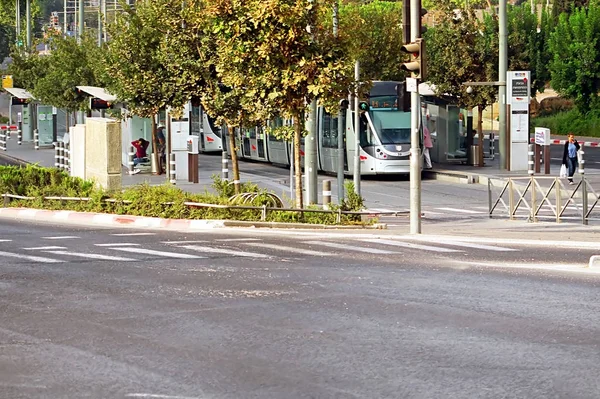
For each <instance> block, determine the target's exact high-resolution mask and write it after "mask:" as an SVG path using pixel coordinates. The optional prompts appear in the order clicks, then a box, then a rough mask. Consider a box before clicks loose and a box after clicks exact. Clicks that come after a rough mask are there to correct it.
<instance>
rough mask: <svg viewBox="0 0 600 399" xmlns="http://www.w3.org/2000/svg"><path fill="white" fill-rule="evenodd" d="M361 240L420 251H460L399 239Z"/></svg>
mask: <svg viewBox="0 0 600 399" xmlns="http://www.w3.org/2000/svg"><path fill="white" fill-rule="evenodd" d="M361 241H365V242H371V243H373V244H384V245H392V246H396V247H404V248H411V249H420V250H422V251H431V252H461V251H460V250H458V249H450V248H440V247H432V246H430V245H421V244H413V243H411V242H400V241H394V240H383V239H366V240H361Z"/></svg>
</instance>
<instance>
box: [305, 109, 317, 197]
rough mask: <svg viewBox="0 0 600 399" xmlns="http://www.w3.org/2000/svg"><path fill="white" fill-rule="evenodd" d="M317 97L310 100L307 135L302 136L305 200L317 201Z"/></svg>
mask: <svg viewBox="0 0 600 399" xmlns="http://www.w3.org/2000/svg"><path fill="white" fill-rule="evenodd" d="M316 138H317V99H313V100H312V101H311V102H310V108H309V113H308V135H307V136H306V137H305V138H304V154H305V156H304V173H305V174H306V202H307V205H313V204H316V203H317V202H318V193H317V186H318V181H317V140H316Z"/></svg>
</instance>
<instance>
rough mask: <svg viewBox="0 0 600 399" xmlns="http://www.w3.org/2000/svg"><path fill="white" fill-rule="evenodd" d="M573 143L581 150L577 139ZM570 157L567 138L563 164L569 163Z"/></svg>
mask: <svg viewBox="0 0 600 399" xmlns="http://www.w3.org/2000/svg"><path fill="white" fill-rule="evenodd" d="M573 144H575V148H577V151H579V143H578V142H577V140H573ZM568 157H569V140H567V141H566V142H565V149H564V151H563V159H562V163H563V165H566V164H567V158H568Z"/></svg>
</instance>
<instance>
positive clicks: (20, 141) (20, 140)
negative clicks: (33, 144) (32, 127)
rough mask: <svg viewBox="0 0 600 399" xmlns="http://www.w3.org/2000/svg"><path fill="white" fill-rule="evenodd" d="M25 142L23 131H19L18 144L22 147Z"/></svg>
mask: <svg viewBox="0 0 600 399" xmlns="http://www.w3.org/2000/svg"><path fill="white" fill-rule="evenodd" d="M22 142H23V132H22V131H21V129H19V130H17V144H19V145H21V143H22Z"/></svg>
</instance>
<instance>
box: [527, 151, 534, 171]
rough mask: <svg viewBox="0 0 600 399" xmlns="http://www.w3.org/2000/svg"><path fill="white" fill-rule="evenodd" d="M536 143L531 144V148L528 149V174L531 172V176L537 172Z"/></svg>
mask: <svg viewBox="0 0 600 399" xmlns="http://www.w3.org/2000/svg"><path fill="white" fill-rule="evenodd" d="M534 148H535V144H529V150H528V151H527V174H529V176H533V174H534V173H535V171H534V166H535V165H534V164H535V161H534V155H535V151H534Z"/></svg>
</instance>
